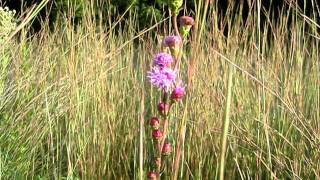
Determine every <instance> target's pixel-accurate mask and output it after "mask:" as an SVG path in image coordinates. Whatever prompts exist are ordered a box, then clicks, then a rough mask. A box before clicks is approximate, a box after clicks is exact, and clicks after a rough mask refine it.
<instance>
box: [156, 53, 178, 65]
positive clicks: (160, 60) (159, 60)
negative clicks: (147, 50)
mask: <svg viewBox="0 0 320 180" xmlns="http://www.w3.org/2000/svg"><path fill="white" fill-rule="evenodd" d="M172 62H173V57H172V56H171V55H170V54H167V53H163V52H162V53H159V54H157V55H156V57H155V58H154V62H153V64H154V65H156V66H158V67H160V68H163V67H169V66H170V65H171V63H172Z"/></svg>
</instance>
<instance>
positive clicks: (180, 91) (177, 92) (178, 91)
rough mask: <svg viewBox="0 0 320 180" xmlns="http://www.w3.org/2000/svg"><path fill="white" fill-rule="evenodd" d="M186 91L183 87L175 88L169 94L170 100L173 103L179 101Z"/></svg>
mask: <svg viewBox="0 0 320 180" xmlns="http://www.w3.org/2000/svg"><path fill="white" fill-rule="evenodd" d="M185 93H186V90H185V87H183V86H177V87H176V88H175V89H174V90H173V91H172V94H171V99H172V100H174V101H179V100H181V99H182V98H183V96H184V95H185Z"/></svg>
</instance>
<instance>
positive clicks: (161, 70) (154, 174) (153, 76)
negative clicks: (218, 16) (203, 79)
mask: <svg viewBox="0 0 320 180" xmlns="http://www.w3.org/2000/svg"><path fill="white" fill-rule="evenodd" d="M182 2H183V1H182V0H181V1H180V0H178V1H176V0H172V2H171V3H169V5H170V6H169V8H171V9H170V10H171V11H174V14H178V12H179V9H180V7H181V5H182ZM173 18H174V19H173V23H174V24H175V27H177V26H178V24H177V16H174V17H173ZM181 22H183V23H181ZM193 23H194V20H193V18H191V17H187V16H182V17H181V19H180V26H181V27H180V28H175V29H174V31H175V35H171V36H167V37H165V38H164V41H163V45H164V46H163V47H165V48H168V49H169V50H170V54H168V53H166V52H165V49H164V50H163V52H160V53H158V54H156V55H155V57H154V59H153V67H152V68H151V70H150V71H148V73H147V78H148V79H149V82H150V83H151V85H152V86H153V87H155V88H157V89H158V90H159V94H160V95H161V98H160V99H161V100H160V102H159V103H158V105H157V110H158V116H153V117H152V118H150V120H149V125H150V127H151V129H152V134H151V135H152V140H153V145H154V149H155V152H154V153H153V159H154V160H153V161H152V164H151V168H150V171H149V172H148V174H147V177H148V179H160V177H161V175H162V174H164V173H165V174H167V175H168V174H170V170H171V169H170V164H168V162H172V161H170V160H169V159H170V158H172V157H170V155H171V153H172V152H174V147H173V145H172V144H171V142H170V139H169V137H170V134H169V132H170V128H172V127H170V123H169V122H170V121H171V120H170V117H171V116H170V111H171V109H172V107H173V106H174V105H175V104H177V103H178V102H180V101H182V100H183V98H184V96H185V94H186V87H185V86H184V83H183V80H182V79H181V78H180V77H181V76H180V74H179V73H181V72H183V71H180V69H179V67H180V66H179V63H180V59H181V57H182V56H181V55H182V53H183V38H186V37H187V36H188V33H189V32H190V29H191V26H192V25H193ZM178 29H180V32H179V30H178ZM180 33H181V34H182V35H183V37H181V36H180ZM176 154H180V153H176ZM175 159H176V158H175ZM178 159H179V158H178ZM171 166H172V165H171ZM172 167H173V166H172ZM177 169H178V168H177ZM177 169H175V171H177ZM172 170H174V169H172Z"/></svg>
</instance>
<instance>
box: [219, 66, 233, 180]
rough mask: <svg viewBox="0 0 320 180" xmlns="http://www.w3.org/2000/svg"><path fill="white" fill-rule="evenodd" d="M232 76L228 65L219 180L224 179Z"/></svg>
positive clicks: (231, 67) (231, 70) (231, 68)
mask: <svg viewBox="0 0 320 180" xmlns="http://www.w3.org/2000/svg"><path fill="white" fill-rule="evenodd" d="M232 75H233V66H232V65H230V69H229V79H228V92H227V104H226V110H225V120H224V124H223V134H222V139H221V154H220V175H219V179H220V180H223V179H224V166H225V154H226V150H227V138H228V131H229V124H230V106H231V96H232Z"/></svg>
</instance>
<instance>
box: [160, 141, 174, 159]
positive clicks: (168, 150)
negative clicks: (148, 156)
mask: <svg viewBox="0 0 320 180" xmlns="http://www.w3.org/2000/svg"><path fill="white" fill-rule="evenodd" d="M171 151H172V147H171V144H170V143H168V142H166V143H164V145H163V148H162V155H164V156H168V155H170V154H171Z"/></svg>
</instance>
